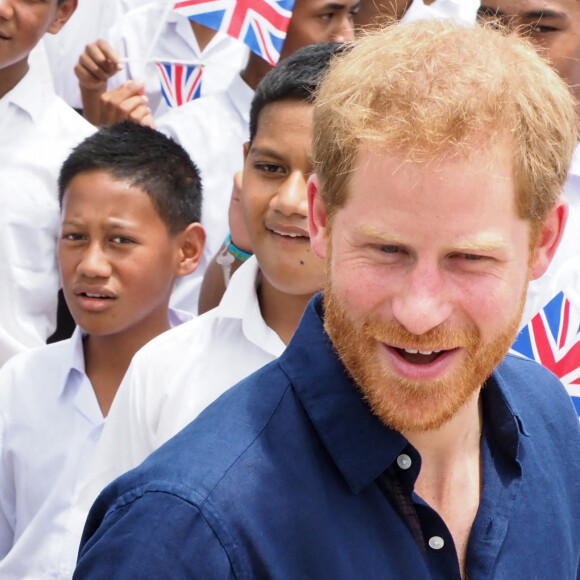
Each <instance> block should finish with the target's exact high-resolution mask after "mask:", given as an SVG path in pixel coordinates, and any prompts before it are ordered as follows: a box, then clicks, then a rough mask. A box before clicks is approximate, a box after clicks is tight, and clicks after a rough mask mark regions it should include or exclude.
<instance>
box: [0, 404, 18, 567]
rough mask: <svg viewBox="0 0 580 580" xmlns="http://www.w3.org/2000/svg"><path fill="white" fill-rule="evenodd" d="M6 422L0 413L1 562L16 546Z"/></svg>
mask: <svg viewBox="0 0 580 580" xmlns="http://www.w3.org/2000/svg"><path fill="white" fill-rule="evenodd" d="M5 431H6V420H5V418H4V415H3V414H2V413H0V450H1V455H0V481H1V482H2V485H1V486H0V560H1V559H2V558H4V556H6V554H7V553H8V552H9V551H10V549H11V548H12V545H13V544H14V525H13V523H14V511H15V497H14V479H13V477H12V470H11V469H10V466H9V464H8V461H7V458H6V453H5V444H4V441H5Z"/></svg>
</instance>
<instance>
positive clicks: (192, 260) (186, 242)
mask: <svg viewBox="0 0 580 580" xmlns="http://www.w3.org/2000/svg"><path fill="white" fill-rule="evenodd" d="M178 241H179V244H180V246H179V256H178V258H179V260H178V264H177V271H176V272H175V273H176V275H177V276H187V275H188V274H191V273H192V272H194V271H195V269H196V268H197V267H198V266H199V263H200V262H201V257H202V256H203V248H204V246H205V230H204V229H203V226H202V225H201V224H200V223H197V222H195V223H191V224H189V225H188V226H187V227H186V228H185V229H184V230H183V231H182V232H180V233H179V234H178Z"/></svg>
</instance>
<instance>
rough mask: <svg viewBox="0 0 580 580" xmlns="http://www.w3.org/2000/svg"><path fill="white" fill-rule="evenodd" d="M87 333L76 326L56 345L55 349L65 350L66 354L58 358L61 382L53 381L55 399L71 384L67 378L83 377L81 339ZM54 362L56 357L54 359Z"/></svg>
mask: <svg viewBox="0 0 580 580" xmlns="http://www.w3.org/2000/svg"><path fill="white" fill-rule="evenodd" d="M86 335H87V333H86V332H85V331H84V330H82V329H81V328H80V327H79V326H77V327H76V328H75V330H74V332H73V333H72V336H71V337H70V338H69V339H67V340H63V341H62V342H61V343H56V344H55V347H56V346H57V345H58V347H60V348H63V349H66V354H64V353H63V356H61V357H60V360H61V361H62V366H61V368H62V373H63V376H62V380H58V381H55V383H54V384H55V392H54V394H55V397H60V396H61V395H62V394H63V393H64V391H65V389H66V388H67V385H70V384H71V381H70V380H69V377H70V376H71V375H72V374H76V375H77V376H78V377H83V376H84V375H85V355H84V352H83V338H84V337H85V336H86ZM55 360H56V357H55Z"/></svg>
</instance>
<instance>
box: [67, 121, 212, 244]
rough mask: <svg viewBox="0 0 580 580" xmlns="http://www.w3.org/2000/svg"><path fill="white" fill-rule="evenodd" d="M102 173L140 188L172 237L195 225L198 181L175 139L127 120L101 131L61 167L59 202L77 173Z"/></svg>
mask: <svg viewBox="0 0 580 580" xmlns="http://www.w3.org/2000/svg"><path fill="white" fill-rule="evenodd" d="M89 171H104V172H105V173H108V174H109V175H111V176H112V177H114V178H115V179H119V180H126V181H128V182H129V183H130V185H131V186H132V187H140V188H141V189H143V190H144V191H145V192H146V193H147V195H149V197H150V198H151V201H152V202H153V205H154V207H155V209H156V210H157V213H158V214H159V217H161V219H162V220H163V221H164V222H165V224H166V225H167V228H168V230H169V232H170V233H171V234H172V235H174V234H176V233H178V232H180V231H182V230H183V229H185V228H186V227H187V226H188V225H189V224H190V223H192V222H199V221H201V200H202V194H201V178H200V175H199V171H198V169H197V167H196V166H195V164H194V163H193V161H192V160H191V159H190V157H189V155H188V154H187V152H186V151H185V150H184V149H183V147H181V145H178V144H177V143H176V142H175V141H173V140H171V139H169V138H168V137H166V136H165V135H163V134H162V133H159V132H158V131H155V130H154V129H151V128H149V127H143V126H141V125H138V124H137V123H133V122H131V121H123V122H121V123H117V124H115V125H110V126H108V127H103V128H102V129H99V131H97V132H96V133H94V134H93V135H91V136H90V137H88V138H87V139H85V140H84V141H82V142H81V143H80V144H79V145H77V147H75V149H73V151H72V153H71V154H70V155H69V156H68V158H67V159H66V161H65V162H64V163H63V165H62V167H61V170H60V176H59V179H58V190H59V202H60V204H61V205H62V200H63V197H64V193H65V191H66V188H67V187H68V185H69V184H70V182H71V181H72V179H74V177H76V176H77V175H78V174H79V173H86V172H89Z"/></svg>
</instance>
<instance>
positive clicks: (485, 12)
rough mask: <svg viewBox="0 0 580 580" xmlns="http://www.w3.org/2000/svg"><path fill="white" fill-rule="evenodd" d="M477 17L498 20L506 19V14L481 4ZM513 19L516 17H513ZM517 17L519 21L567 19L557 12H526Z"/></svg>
mask: <svg viewBox="0 0 580 580" xmlns="http://www.w3.org/2000/svg"><path fill="white" fill-rule="evenodd" d="M477 14H478V15H479V16H497V17H498V18H506V16H507V14H506V13H505V12H504V11H503V10H500V9H499V8H494V7H493V6H485V5H484V4H482V5H481V6H480V7H479V8H478V10H477ZM513 16H514V17H515V16H516V15H513ZM517 17H518V18H519V19H521V20H540V19H542V18H567V15H566V14H565V13H564V12H559V11H558V10H540V9H538V10H528V11H527V12H520V13H518V14H517Z"/></svg>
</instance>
